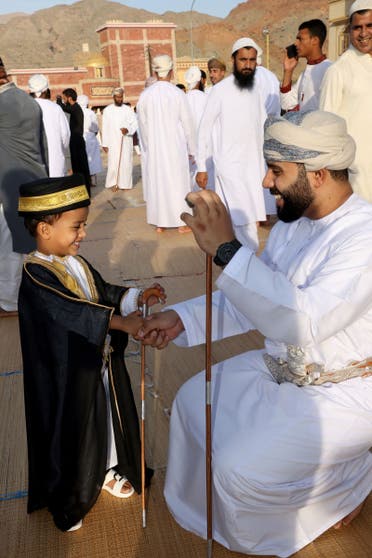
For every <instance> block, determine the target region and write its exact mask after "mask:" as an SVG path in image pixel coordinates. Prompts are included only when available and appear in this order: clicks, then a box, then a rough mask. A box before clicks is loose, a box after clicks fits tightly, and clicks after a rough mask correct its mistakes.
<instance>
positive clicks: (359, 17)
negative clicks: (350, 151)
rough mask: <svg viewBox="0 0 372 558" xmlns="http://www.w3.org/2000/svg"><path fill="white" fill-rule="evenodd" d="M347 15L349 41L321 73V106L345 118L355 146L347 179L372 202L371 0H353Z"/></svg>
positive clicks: (360, 194)
mask: <svg viewBox="0 0 372 558" xmlns="http://www.w3.org/2000/svg"><path fill="white" fill-rule="evenodd" d="M349 15H350V25H349V34H350V43H351V44H350V47H349V48H348V50H347V51H346V52H344V53H343V54H342V55H341V56H340V58H339V59H338V60H337V61H336V62H335V63H334V64H333V65H332V66H331V67H330V68H329V70H328V71H327V73H326V75H325V76H324V80H323V83H322V87H321V98H320V107H321V108H322V109H323V110H329V111H331V112H334V113H335V114H339V115H340V116H342V117H343V118H345V120H346V122H347V127H348V130H349V133H350V134H351V135H352V137H353V138H354V140H355V142H356V146H357V148H356V156H355V160H354V163H353V164H352V166H351V169H350V171H351V172H350V182H351V185H352V187H353V190H354V192H356V193H357V194H359V196H362V197H363V198H365V199H366V200H367V201H369V202H372V184H371V179H372V148H371V137H370V134H371V128H372V110H371V99H372V95H371V91H372V1H371V0H356V2H354V3H353V4H352V5H351V8H350V11H349Z"/></svg>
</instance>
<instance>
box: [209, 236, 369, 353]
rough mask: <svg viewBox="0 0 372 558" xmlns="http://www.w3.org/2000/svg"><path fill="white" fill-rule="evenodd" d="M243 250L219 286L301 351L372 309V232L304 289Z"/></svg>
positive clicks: (265, 329)
mask: <svg viewBox="0 0 372 558" xmlns="http://www.w3.org/2000/svg"><path fill="white" fill-rule="evenodd" d="M247 251H248V252H249V253H250V252H251V250H250V249H249V248H247V247H242V248H240V250H239V251H238V252H237V253H236V255H235V256H234V258H233V259H232V260H231V262H230V263H229V264H228V266H226V268H225V269H224V271H223V273H222V274H221V275H220V277H219V278H218V280H217V285H218V287H219V288H220V290H221V291H222V292H223V293H224V295H225V296H226V298H228V300H229V301H230V302H231V303H232V304H233V305H234V306H235V307H236V308H239V310H240V312H241V313H242V314H243V315H244V316H246V317H247V318H248V319H249V320H250V321H251V322H252V324H253V326H254V328H255V329H258V330H259V331H260V332H261V333H262V334H263V335H265V336H266V337H268V338H270V339H272V340H274V341H281V342H284V343H287V344H293V345H297V346H301V347H306V346H308V345H313V344H317V343H321V342H322V341H324V340H325V339H327V338H329V337H332V335H334V334H336V333H337V332H339V331H340V330H342V329H344V328H346V327H348V326H349V325H350V324H351V323H353V322H354V321H355V320H356V319H357V318H358V317H359V316H361V315H363V314H364V313H365V312H367V311H368V309H370V308H371V307H372V254H371V249H370V232H369V231H368V233H366V234H363V233H360V234H359V235H357V236H356V235H354V236H352V237H351V238H349V239H347V240H346V241H344V242H343V243H342V246H341V247H339V248H338V249H337V250H335V251H334V253H332V254H330V255H329V257H328V259H327V260H326V261H325V262H324V263H319V267H318V268H317V270H316V273H314V274H313V276H312V277H310V278H309V280H308V282H307V284H306V285H304V286H296V285H294V284H293V283H291V281H290V280H289V279H288V278H287V277H286V276H285V275H284V274H283V273H282V272H280V271H273V270H272V269H271V268H270V267H269V266H268V265H267V264H265V263H264V262H263V261H262V260H260V259H259V258H257V257H256V256H254V255H251V256H250V257H247V256H248V254H247Z"/></svg>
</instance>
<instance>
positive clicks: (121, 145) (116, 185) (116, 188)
mask: <svg viewBox="0 0 372 558" xmlns="http://www.w3.org/2000/svg"><path fill="white" fill-rule="evenodd" d="M123 143H124V134H123V133H122V134H121V143H120V153H119V162H118V172H117V173H116V184H115V186H113V188H112V189H113V191H114V192H117V191H118V190H119V173H120V163H121V154H122V152H123Z"/></svg>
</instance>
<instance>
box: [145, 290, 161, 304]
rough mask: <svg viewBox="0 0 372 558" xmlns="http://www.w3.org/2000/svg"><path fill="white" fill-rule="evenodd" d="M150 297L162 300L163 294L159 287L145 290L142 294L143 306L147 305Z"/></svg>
mask: <svg viewBox="0 0 372 558" xmlns="http://www.w3.org/2000/svg"><path fill="white" fill-rule="evenodd" d="M150 296H156V298H158V299H159V300H160V299H161V296H162V293H161V291H160V289H158V288H157V287H150V288H149V289H145V290H144V291H143V293H142V304H143V305H145V304H147V301H148V299H149V298H150Z"/></svg>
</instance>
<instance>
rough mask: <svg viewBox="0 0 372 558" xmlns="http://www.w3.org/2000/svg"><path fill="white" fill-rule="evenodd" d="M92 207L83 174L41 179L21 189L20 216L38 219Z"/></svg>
mask: <svg viewBox="0 0 372 558" xmlns="http://www.w3.org/2000/svg"><path fill="white" fill-rule="evenodd" d="M88 205H90V199H89V194H88V190H87V188H86V186H85V183H84V177H83V176H82V175H81V174H72V175H71V176H62V177H58V178H40V179H38V180H33V181H32V182H27V183H26V184H22V185H21V187H20V189H19V200H18V215H21V216H23V217H26V216H27V217H32V218H34V219H38V218H40V217H42V216H43V215H53V214H55V213H63V212H64V211H71V210H72V209H78V208H79V207H86V206H88Z"/></svg>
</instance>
